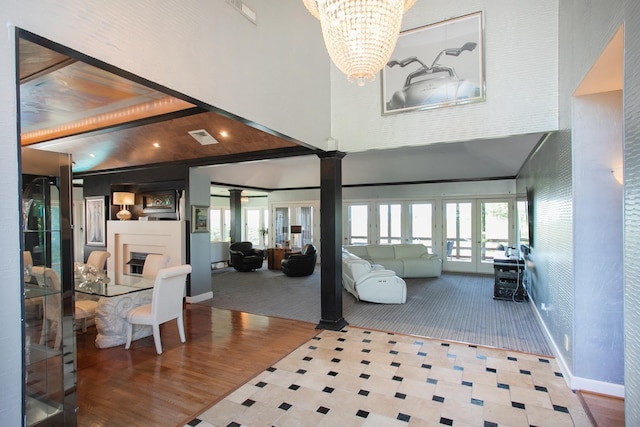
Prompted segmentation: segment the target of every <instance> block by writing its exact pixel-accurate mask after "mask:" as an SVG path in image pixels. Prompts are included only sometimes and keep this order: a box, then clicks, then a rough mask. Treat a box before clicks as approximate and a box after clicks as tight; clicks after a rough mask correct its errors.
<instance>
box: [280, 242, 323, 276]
mask: <svg viewBox="0 0 640 427" xmlns="http://www.w3.org/2000/svg"><path fill="white" fill-rule="evenodd" d="M317 259H318V251H317V250H316V247H315V246H313V245H312V244H306V245H304V247H303V248H302V251H301V252H300V253H292V254H289V255H288V256H286V258H285V259H283V260H282V272H283V273H284V274H286V275H287V276H292V277H294V276H308V275H310V274H313V270H314V268H315V267H316V260H317Z"/></svg>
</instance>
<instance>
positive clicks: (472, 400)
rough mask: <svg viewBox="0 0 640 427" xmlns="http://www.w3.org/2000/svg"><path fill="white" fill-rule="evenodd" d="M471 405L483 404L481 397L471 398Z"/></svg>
mask: <svg viewBox="0 0 640 427" xmlns="http://www.w3.org/2000/svg"><path fill="white" fill-rule="evenodd" d="M471 404H472V405H478V406H484V400H481V399H473V398H472V399H471Z"/></svg>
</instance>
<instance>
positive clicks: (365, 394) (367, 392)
mask: <svg viewBox="0 0 640 427" xmlns="http://www.w3.org/2000/svg"><path fill="white" fill-rule="evenodd" d="M358 394H359V395H360V396H369V390H360V391H359V392H358Z"/></svg>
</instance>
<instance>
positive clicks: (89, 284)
mask: <svg viewBox="0 0 640 427" xmlns="http://www.w3.org/2000/svg"><path fill="white" fill-rule="evenodd" d="M116 277H118V280H117V281H116V279H115V278H116ZM154 283H155V280H153V279H148V278H144V277H142V276H138V275H116V274H115V272H111V271H107V272H102V273H99V274H95V273H91V274H85V273H83V272H82V271H80V272H78V271H76V274H75V277H74V289H75V292H76V299H83V298H87V299H94V300H95V299H97V301H98V306H97V308H96V317H95V324H96V329H97V332H98V333H97V335H96V340H95V345H96V347H98V348H109V347H115V346H118V345H123V344H125V343H126V342H127V313H129V311H130V310H131V309H133V308H135V307H139V306H141V305H145V304H150V303H151V298H152V296H153V285H154ZM149 335H152V329H151V326H148V325H133V336H132V340H137V339H140V338H144V337H147V336H149Z"/></svg>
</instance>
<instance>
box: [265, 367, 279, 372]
mask: <svg viewBox="0 0 640 427" xmlns="http://www.w3.org/2000/svg"><path fill="white" fill-rule="evenodd" d="M267 371H269V372H275V371H277V369H276V368H274V367H273V366H270V367H268V368H267Z"/></svg>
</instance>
